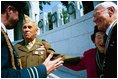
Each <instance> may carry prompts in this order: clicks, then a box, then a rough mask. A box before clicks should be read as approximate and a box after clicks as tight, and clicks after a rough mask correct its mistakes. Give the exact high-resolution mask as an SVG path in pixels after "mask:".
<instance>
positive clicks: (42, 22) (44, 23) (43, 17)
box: [38, 12, 49, 33]
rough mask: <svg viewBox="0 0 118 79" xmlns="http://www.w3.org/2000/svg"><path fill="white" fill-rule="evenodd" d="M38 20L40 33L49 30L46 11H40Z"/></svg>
mask: <svg viewBox="0 0 118 79" xmlns="http://www.w3.org/2000/svg"><path fill="white" fill-rule="evenodd" d="M39 17H40V20H39V22H38V26H39V28H40V29H41V30H40V31H41V33H45V32H46V31H48V30H49V25H48V16H47V13H46V12H42V13H41V14H40V16H39Z"/></svg>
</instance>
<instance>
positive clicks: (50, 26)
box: [48, 12, 53, 30]
mask: <svg viewBox="0 0 118 79" xmlns="http://www.w3.org/2000/svg"><path fill="white" fill-rule="evenodd" d="M51 17H52V14H51V12H49V13H48V23H49V30H52V29H53V24H52V21H51Z"/></svg>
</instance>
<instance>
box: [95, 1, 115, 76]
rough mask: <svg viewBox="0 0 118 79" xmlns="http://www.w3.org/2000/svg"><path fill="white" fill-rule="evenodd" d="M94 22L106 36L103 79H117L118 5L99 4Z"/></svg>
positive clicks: (109, 3) (110, 3) (111, 3)
mask: <svg viewBox="0 0 118 79" xmlns="http://www.w3.org/2000/svg"><path fill="white" fill-rule="evenodd" d="M94 22H95V23H96V25H97V27H98V29H99V30H101V31H102V32H104V33H105V34H106V36H105V39H106V41H105V49H106V50H105V59H104V64H103V66H104V67H103V77H106V78H117V5H116V4H115V3H113V2H103V3H100V4H98V5H97V6H96V7H95V10H94Z"/></svg>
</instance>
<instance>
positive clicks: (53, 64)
mask: <svg viewBox="0 0 118 79" xmlns="http://www.w3.org/2000/svg"><path fill="white" fill-rule="evenodd" d="M52 57H53V53H51V54H49V56H48V57H47V59H46V60H45V61H44V63H43V64H44V65H45V66H46V69H47V74H49V73H51V72H52V71H54V70H55V69H57V68H59V67H60V66H62V65H63V63H64V61H63V58H62V57H60V58H57V59H55V60H52V61H51V58H52Z"/></svg>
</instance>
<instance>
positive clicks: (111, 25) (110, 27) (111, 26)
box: [106, 20, 116, 35]
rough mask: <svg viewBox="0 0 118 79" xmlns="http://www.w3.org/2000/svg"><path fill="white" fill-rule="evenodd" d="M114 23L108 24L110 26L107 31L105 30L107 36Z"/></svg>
mask: <svg viewBox="0 0 118 79" xmlns="http://www.w3.org/2000/svg"><path fill="white" fill-rule="evenodd" d="M115 21H116V20H115ZM115 21H114V22H115ZM114 22H112V23H111V24H110V26H109V27H108V28H107V30H106V34H107V35H108V34H109V31H110V29H111V27H112V25H113V24H114Z"/></svg>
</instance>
